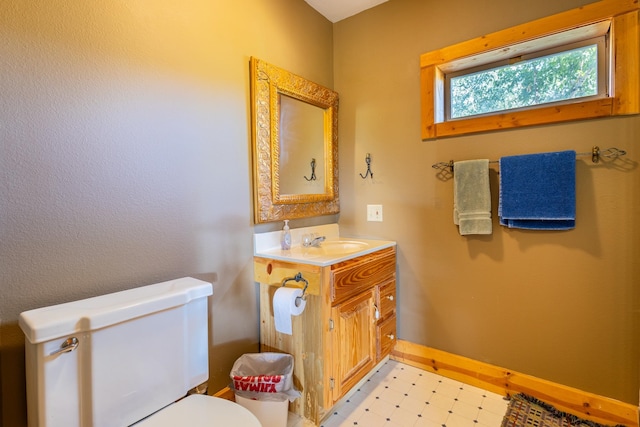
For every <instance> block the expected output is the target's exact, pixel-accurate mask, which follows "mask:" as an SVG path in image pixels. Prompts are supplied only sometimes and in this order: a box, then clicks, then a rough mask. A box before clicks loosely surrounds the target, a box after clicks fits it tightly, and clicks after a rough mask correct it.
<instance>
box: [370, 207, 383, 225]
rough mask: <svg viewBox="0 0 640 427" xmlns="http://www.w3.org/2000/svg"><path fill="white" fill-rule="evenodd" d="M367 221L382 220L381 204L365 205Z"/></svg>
mask: <svg viewBox="0 0 640 427" xmlns="http://www.w3.org/2000/svg"><path fill="white" fill-rule="evenodd" d="M367 221H379V222H382V205H367Z"/></svg>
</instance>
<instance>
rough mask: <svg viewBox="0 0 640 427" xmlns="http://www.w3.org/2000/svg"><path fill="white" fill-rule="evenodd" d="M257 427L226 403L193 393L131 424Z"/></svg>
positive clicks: (143, 426)
mask: <svg viewBox="0 0 640 427" xmlns="http://www.w3.org/2000/svg"><path fill="white" fill-rule="evenodd" d="M185 425H188V426H189V427H210V426H220V427H222V426H233V427H260V426H261V424H260V422H259V421H258V419H257V418H256V417H255V416H254V415H253V414H252V413H251V412H250V411H249V410H248V409H245V408H244V407H242V406H240V405H238V404H236V403H233V402H231V401H229V400H225V399H220V398H217V397H210V396H203V395H200V394H193V395H191V396H188V397H186V398H184V399H182V400H180V401H179V402H176V403H174V404H172V405H169V406H168V407H166V408H164V409H163V410H161V411H158V412H156V413H155V414H153V415H151V416H149V417H148V418H145V419H143V420H141V421H140V422H138V423H136V424H134V426H135V427H170V426H171V427H175V426H185Z"/></svg>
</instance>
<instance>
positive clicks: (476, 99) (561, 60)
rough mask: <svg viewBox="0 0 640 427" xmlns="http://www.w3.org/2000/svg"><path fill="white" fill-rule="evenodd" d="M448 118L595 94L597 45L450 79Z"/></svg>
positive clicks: (596, 86)
mask: <svg viewBox="0 0 640 427" xmlns="http://www.w3.org/2000/svg"><path fill="white" fill-rule="evenodd" d="M450 94H451V96H450V99H451V110H450V117H451V118H452V119H455V118H462V117H468V116H474V115H478V114H485V113H491V112H496V111H502V110H511V109H516V108H524V107H530V106H534V105H541V104H547V103H552V102H557V101H565V100H570V99H577V98H583V97H587V96H594V95H597V94H598V46H597V44H592V45H588V46H583V47H579V48H576V49H571V50H566V51H562V52H559V53H554V54H551V55H547V56H541V57H537V58H534V59H529V60H524V61H521V62H518V63H515V64H513V65H506V66H499V67H495V68H491V69H485V70H482V71H478V72H475V73H470V74H465V75H460V76H457V77H452V78H451V80H450Z"/></svg>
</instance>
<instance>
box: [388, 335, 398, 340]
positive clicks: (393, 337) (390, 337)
mask: <svg viewBox="0 0 640 427" xmlns="http://www.w3.org/2000/svg"><path fill="white" fill-rule="evenodd" d="M387 338H389V339H390V340H394V339H395V338H396V336H395V335H393V334H387Z"/></svg>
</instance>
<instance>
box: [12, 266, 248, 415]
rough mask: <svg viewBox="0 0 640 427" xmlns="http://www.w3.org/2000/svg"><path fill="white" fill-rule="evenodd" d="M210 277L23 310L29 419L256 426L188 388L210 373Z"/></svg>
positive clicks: (232, 406) (231, 406)
mask: <svg viewBox="0 0 640 427" xmlns="http://www.w3.org/2000/svg"><path fill="white" fill-rule="evenodd" d="M212 293H213V289H212V286H211V284H210V283H207V282H203V281H201V280H197V279H194V278H190V277H186V278H182V279H176V280H172V281H168V282H163V283H157V284H154V285H148V286H142V287H139V288H134V289H130V290H126V291H122V292H116V293H112V294H108V295H103V296H99V297H94V298H88V299H84V300H80V301H74V302H69V303H65V304H59V305H55V306H50V307H43V308H38V309H35V310H30V311H25V312H23V313H21V314H20V317H19V324H20V327H21V329H22V331H23V332H24V334H25V337H26V340H25V354H26V373H27V412H28V422H29V426H30V427H36V426H37V427H59V426H60V427H62V426H64V427H112V426H118V427H119V426H130V425H135V426H136V427H138V426H142V427H165V426H185V425H188V426H190V427H198V426H202V427H204V426H207V427H211V426H215V427H227V426H233V427H260V422H259V421H258V419H257V418H256V417H255V416H254V415H253V414H252V413H251V412H249V411H248V410H247V409H245V408H243V407H242V406H240V405H238V404H236V403H234V402H231V401H228V400H225V399H221V398H217V397H211V396H205V395H198V394H192V395H189V396H187V397H185V396H186V395H187V392H188V391H189V390H191V389H193V388H195V387H197V386H199V385H200V384H203V383H205V382H206V381H207V380H208V377H209V372H208V368H209V357H208V349H209V342H208V336H209V334H208V297H209V296H210V295H212Z"/></svg>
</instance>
